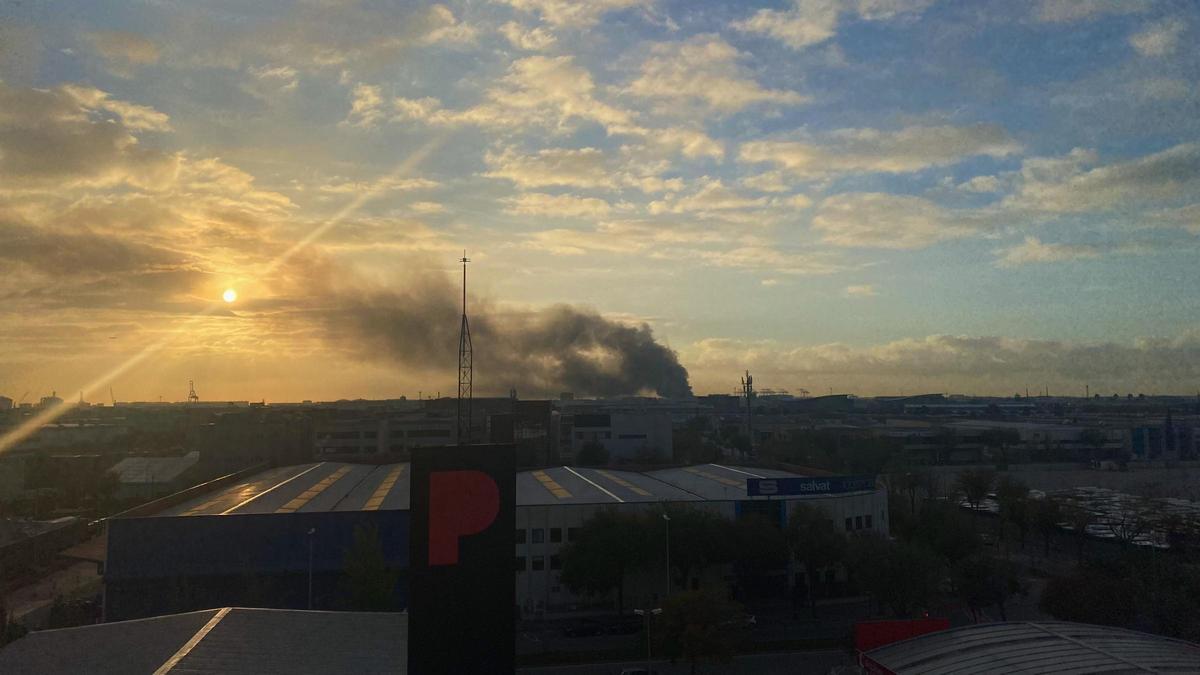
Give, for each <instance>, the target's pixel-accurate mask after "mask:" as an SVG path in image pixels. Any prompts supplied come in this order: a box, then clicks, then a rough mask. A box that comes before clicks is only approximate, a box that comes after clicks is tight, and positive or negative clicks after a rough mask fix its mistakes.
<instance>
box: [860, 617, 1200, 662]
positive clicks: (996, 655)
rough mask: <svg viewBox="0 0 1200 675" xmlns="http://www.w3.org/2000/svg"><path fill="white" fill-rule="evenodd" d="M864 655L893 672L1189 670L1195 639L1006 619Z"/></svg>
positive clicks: (1198, 648) (1196, 654) (1196, 652)
mask: <svg viewBox="0 0 1200 675" xmlns="http://www.w3.org/2000/svg"><path fill="white" fill-rule="evenodd" d="M864 659H865V660H866V661H870V662H871V664H872V665H874V666H876V667H881V668H883V669H886V670H885V671H884V672H892V673H896V675H918V674H922V675H935V674H937V675H941V674H943V673H964V674H965V673H977V674H982V673H995V674H997V675H1000V674H1002V673H1004V674H1007V673H1031V674H1039V673H1040V674H1045V675H1051V674H1054V675H1060V674H1063V673H1080V674H1082V673H1101V672H1108V673H1196V672H1200V645H1195V644H1192V643H1190V642H1184V641H1182V640H1172V639H1170V638H1165V637H1159V636H1157V635H1149V634H1147V633H1139V632H1137V631H1132V630H1125V629H1122V628H1112V627H1109V626H1094V625H1091V624H1086V623H1070V622H1066V621H1040V622H1037V623H1034V622H1017V621H1011V622H1007V623H986V624H976V625H973V626H964V627H962V628H954V629H951V630H944V631H939V632H937V633H929V634H928V635H922V636H920V637H915V638H911V639H908V640H902V641H900V642H896V643H893V644H890V645H886V646H883V647H879V648H878V649H873V650H871V651H869V652H866V653H865V654H864ZM868 670H870V669H869V668H868ZM870 672H877V671H875V670H870Z"/></svg>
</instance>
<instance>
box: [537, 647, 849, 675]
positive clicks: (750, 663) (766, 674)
mask: <svg viewBox="0 0 1200 675" xmlns="http://www.w3.org/2000/svg"><path fill="white" fill-rule="evenodd" d="M645 665H646V662H645V661H629V662H624V663H587V664H579V665H569V666H546V667H542V668H518V669H517V672H518V673H524V674H526V675H550V674H551V673H562V674H563V675H620V673H621V671H622V670H623V669H625V668H640V667H644V666H645ZM853 665H854V658H853V656H851V655H850V653H849V652H847V651H844V650H841V649H822V650H814V651H803V652H778V653H771V654H747V655H744V656H738V657H734V659H733V662H732V663H712V662H708V661H705V662H702V663H701V664H700V665H699V666H698V667H697V668H696V672H697V673H723V674H724V673H730V674H732V675H738V674H739V673H745V674H746V675H774V674H778V675H784V674H785V673H786V674H788V675H794V674H795V673H813V674H814V675H816V674H819V675H828V674H829V673H831V672H847V673H849V672H853V671H852V670H851V666H853ZM651 667H652V668H653V670H654V672H655V673H658V674H659V675H687V674H688V673H690V672H691V668H690V666H688V665H687V664H686V663H676V664H674V665H671V664H670V663H668V662H666V661H658V660H655V661H654V662H652V664H651Z"/></svg>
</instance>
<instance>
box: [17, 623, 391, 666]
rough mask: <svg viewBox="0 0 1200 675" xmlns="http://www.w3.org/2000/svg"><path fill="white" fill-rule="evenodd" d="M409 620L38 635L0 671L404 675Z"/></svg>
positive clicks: (127, 626) (126, 627) (165, 626)
mask: <svg viewBox="0 0 1200 675" xmlns="http://www.w3.org/2000/svg"><path fill="white" fill-rule="evenodd" d="M407 661H408V616H407V615H406V614H397V613H389V612H311V611H300V610H276V609H241V608H235V609H222V610H207V611H203V612H191V613H188V614H175V615H171V616H163V617H156V618H153V619H140V620H137V621H120V622H115V623H106V624H97V625H95V626H83V627H80V628H67V629H61V630H47V631H39V632H35V633H31V634H29V635H26V636H25V637H23V638H21V639H20V640H17V641H16V642H14V643H12V644H10V645H8V646H7V647H5V648H4V649H0V672H4V673H6V674H7V673H13V674H19V675H24V674H27V673H28V674H31V675H32V674H34V673H36V674H38V675H55V674H57V673H92V674H96V675H108V674H109V673H112V674H113V675H117V674H120V675H125V674H127V673H129V674H137V673H145V674H146V675H149V674H150V673H154V672H155V671H156V670H158V669H159V668H160V667H162V666H164V665H165V664H167V663H169V662H174V664H173V666H172V668H171V669H170V672H172V673H179V674H181V675H182V674H185V673H191V674H194V675H204V674H206V673H297V674H305V673H404V672H407V669H408V664H407Z"/></svg>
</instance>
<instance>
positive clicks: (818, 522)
mask: <svg viewBox="0 0 1200 675" xmlns="http://www.w3.org/2000/svg"><path fill="white" fill-rule="evenodd" d="M787 538H788V547H789V549H790V550H791V553H792V555H793V556H794V557H795V558H796V560H798V561H800V564H802V565H803V566H804V576H805V578H806V579H807V580H808V603H809V604H808V606H809V610H810V611H811V612H812V614H813V616H816V613H817V602H816V590H817V580H818V577H819V575H820V571H821V570H823V569H826V568H828V567H832V566H833V565H836V564H837V563H839V562H842V560H843V559H844V557H845V550H846V538H845V536H843V535H842V533H841V532H839V531H838V530H837V527H836V526H834V524H833V521H832V520H830V518H829V516H828V515H827V514H826V513H825V512H824V511H822V510H820V509H818V508H816V507H815V506H810V505H808V504H797V505H796V508H794V509H793V510H792V513H791V516H790V517H789V518H788V529H787Z"/></svg>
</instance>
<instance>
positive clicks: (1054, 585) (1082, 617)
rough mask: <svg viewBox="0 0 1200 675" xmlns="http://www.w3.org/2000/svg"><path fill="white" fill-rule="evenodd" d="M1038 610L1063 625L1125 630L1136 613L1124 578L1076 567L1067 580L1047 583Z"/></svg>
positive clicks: (1129, 585) (1127, 581) (1128, 582)
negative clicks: (1076, 623) (1068, 623)
mask: <svg viewBox="0 0 1200 675" xmlns="http://www.w3.org/2000/svg"><path fill="white" fill-rule="evenodd" d="M1038 607H1039V608H1040V609H1041V610H1042V611H1043V612H1046V613H1047V614H1049V615H1051V616H1053V617H1054V618H1056V619H1059V620H1062V621H1080V622H1083V623H1098V624H1103V625H1106V626H1128V625H1130V624H1131V623H1133V620H1134V617H1135V616H1136V613H1137V609H1136V605H1135V600H1134V587H1133V583H1132V582H1131V581H1130V580H1129V578H1128V577H1126V576H1124V575H1112V574H1106V573H1104V572H1103V571H1101V570H1099V569H1095V568H1090V567H1079V568H1077V569H1076V571H1075V573H1074V574H1072V575H1070V576H1066V577H1054V578H1052V579H1050V580H1049V581H1048V582H1046V587H1045V588H1043V589H1042V597H1041V598H1040V599H1039V601H1038Z"/></svg>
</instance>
